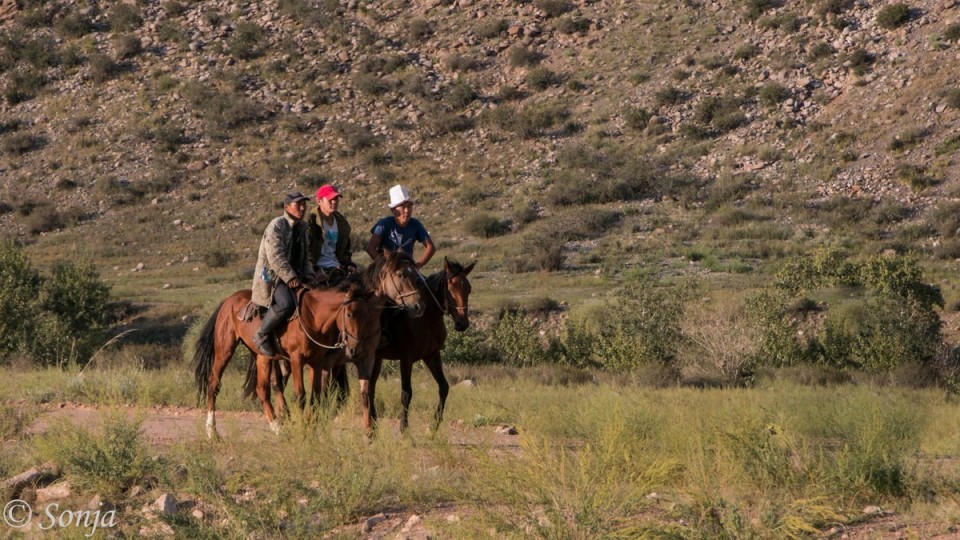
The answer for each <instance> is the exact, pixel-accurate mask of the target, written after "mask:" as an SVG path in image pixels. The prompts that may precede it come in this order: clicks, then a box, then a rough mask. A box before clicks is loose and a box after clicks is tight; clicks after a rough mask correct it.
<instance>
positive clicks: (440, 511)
mask: <svg viewBox="0 0 960 540" xmlns="http://www.w3.org/2000/svg"><path fill="white" fill-rule="evenodd" d="M106 411H107V408H105V407H99V406H95V405H83V404H76V403H55V404H48V405H47V406H46V408H45V410H44V412H43V413H41V415H40V416H39V417H38V418H36V419H35V420H34V422H33V424H31V426H30V427H29V428H28V430H27V432H28V433H30V434H37V433H42V432H44V431H45V430H46V429H48V428H49V427H50V426H51V425H54V424H55V423H57V422H60V421H67V422H70V423H72V424H74V425H77V426H82V427H84V428H90V429H93V428H96V427H97V426H99V425H100V423H101V422H102V420H103V418H104V414H105V412H106ZM126 414H127V416H128V417H129V418H131V419H134V418H139V419H140V421H141V429H142V433H143V436H144V438H145V440H146V441H147V442H148V444H150V445H151V446H154V447H159V448H162V447H164V446H167V445H172V444H175V443H177V442H181V441H183V440H187V439H198V438H205V437H206V434H205V431H204V420H205V418H206V413H205V411H203V410H201V409H198V408H190V407H161V406H154V407H149V408H139V407H133V406H129V407H127V408H126ZM217 427H218V430H219V432H220V434H221V436H222V437H224V438H225V439H227V438H229V439H230V440H238V439H246V440H250V441H251V442H253V441H256V440H260V439H268V438H272V437H275V435H274V434H273V432H271V431H270V429H269V427H268V425H267V423H266V421H265V420H264V418H263V415H262V414H261V413H259V412H234V411H220V412H218V413H217ZM381 429H390V430H395V431H399V425H398V423H397V422H396V421H391V420H385V421H384V422H383V423H382V424H381ZM491 431H492V432H491ZM449 433H450V444H451V445H453V446H464V447H465V446H472V445H474V444H476V443H477V441H478V440H486V441H490V440H491V439H490V437H492V438H493V439H492V441H493V447H494V448H497V449H500V450H506V451H514V452H515V451H519V450H520V447H519V441H518V437H517V435H516V433H511V432H510V430H508V429H505V427H503V426H500V427H496V426H484V427H481V428H474V427H472V426H466V425H464V423H463V422H459V421H457V420H454V421H451V422H450V429H449ZM469 512H470V509H469V508H464V507H458V506H457V505H452V504H451V505H440V506H437V507H436V508H434V509H432V510H431V511H429V512H428V513H427V514H426V515H421V514H416V513H412V512H409V511H403V510H401V509H397V510H395V511H384V512H383V513H380V514H377V515H374V516H369V517H367V518H365V519H363V520H361V521H360V522H359V523H357V524H356V525H352V526H348V528H353V529H354V530H355V531H356V533H357V535H358V536H359V537H360V538H364V539H381V538H391V539H393V538H396V539H402V540H405V539H410V540H425V539H427V538H436V537H437V536H436V533H435V532H433V531H430V530H428V529H427V528H425V527H424V525H423V522H424V520H425V518H429V519H430V520H431V521H434V522H446V523H449V524H451V525H452V526H453V527H454V528H455V527H456V523H457V522H459V521H461V520H462V519H463V518H464V517H465V516H467V515H468V514H469ZM344 529H347V528H344ZM337 532H338V533H341V534H342V533H346V534H347V535H349V534H350V533H351V531H349V530H340V531H337ZM820 538H831V539H834V538H836V539H856V540H859V539H884V540H887V539H900V538H910V539H938V540H945V539H956V540H960V531H956V532H952V531H947V530H945V526H944V525H943V524H939V523H916V522H910V521H906V520H904V519H902V518H900V517H899V516H897V515H895V514H890V513H883V514H879V515H876V516H871V517H866V516H865V519H864V521H863V522H862V523H859V524H856V525H852V526H847V527H835V528H833V529H831V530H829V531H827V532H826V533H825V534H823V535H821V536H820Z"/></svg>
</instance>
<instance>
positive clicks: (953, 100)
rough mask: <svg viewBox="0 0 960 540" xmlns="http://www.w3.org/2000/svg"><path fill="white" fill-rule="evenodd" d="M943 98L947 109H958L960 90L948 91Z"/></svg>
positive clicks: (951, 89) (952, 89) (959, 105)
mask: <svg viewBox="0 0 960 540" xmlns="http://www.w3.org/2000/svg"><path fill="white" fill-rule="evenodd" d="M944 97H945V102H946V104H947V107H950V108H953V109H960V88H950V89H948V90H947V91H946V94H945V96H944Z"/></svg>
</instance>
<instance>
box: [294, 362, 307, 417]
mask: <svg viewBox="0 0 960 540" xmlns="http://www.w3.org/2000/svg"><path fill="white" fill-rule="evenodd" d="M292 356H293V358H292V359H291V360H290V371H291V373H292V374H293V399H294V400H295V401H296V402H297V406H298V407H300V410H301V411H302V410H303V409H304V407H306V406H307V393H306V391H305V390H304V388H303V359H302V358H300V356H299V355H292Z"/></svg>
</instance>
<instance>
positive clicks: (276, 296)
mask: <svg viewBox="0 0 960 540" xmlns="http://www.w3.org/2000/svg"><path fill="white" fill-rule="evenodd" d="M296 309H297V303H296V299H295V298H294V297H293V291H292V290H290V287H287V284H286V283H284V282H282V281H281V282H280V283H278V284H277V288H276V289H274V291H273V303H271V304H270V311H272V312H274V313H275V314H276V316H277V318H279V319H280V320H281V321H285V320H287V319H289V318H290V316H291V315H293V312H294V311H296Z"/></svg>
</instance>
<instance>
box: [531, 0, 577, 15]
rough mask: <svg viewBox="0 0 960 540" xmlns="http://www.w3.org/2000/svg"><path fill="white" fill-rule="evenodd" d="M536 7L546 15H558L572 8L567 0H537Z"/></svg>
mask: <svg viewBox="0 0 960 540" xmlns="http://www.w3.org/2000/svg"><path fill="white" fill-rule="evenodd" d="M535 5H536V6H537V8H538V9H540V10H542V11H543V12H544V13H546V14H547V17H559V16H561V15H563V14H564V13H566V12H568V11H570V10H572V9H573V6H571V5H570V3H569V2H567V0H537V2H536V4H535Z"/></svg>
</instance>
